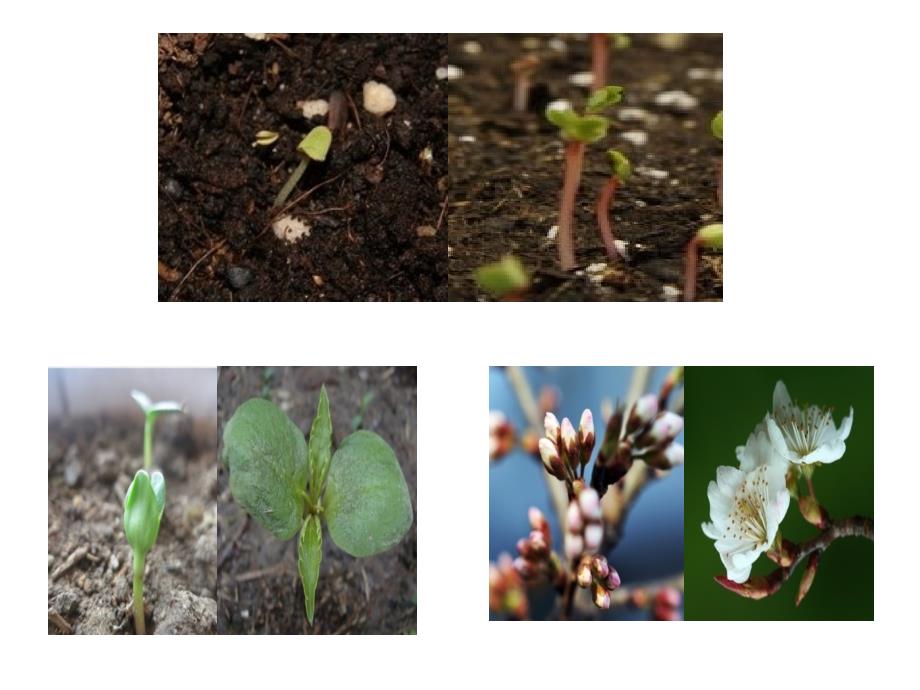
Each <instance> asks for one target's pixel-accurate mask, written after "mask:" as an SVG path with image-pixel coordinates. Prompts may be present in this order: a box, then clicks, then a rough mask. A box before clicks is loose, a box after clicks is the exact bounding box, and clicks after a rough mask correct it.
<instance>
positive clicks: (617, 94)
mask: <svg viewBox="0 0 920 690" xmlns="http://www.w3.org/2000/svg"><path fill="white" fill-rule="evenodd" d="M622 97H623V88H622V87H620V86H606V87H604V88H603V89H599V90H598V91H595V92H594V93H593V94H592V95H591V97H590V99H588V105H587V108H586V114H585V115H579V114H578V113H576V112H575V111H574V110H573V109H572V107H571V105H569V104H568V103H567V102H562V103H560V102H556V103H551V104H550V105H549V107H548V108H547V109H546V119H547V120H549V121H550V122H552V123H553V124H554V125H556V126H557V127H559V129H560V130H561V133H562V138H563V140H564V141H565V163H564V168H563V178H562V200H561V203H560V206H559V233H558V245H559V264H560V266H561V268H562V270H563V271H571V270H572V269H574V268H575V239H574V234H575V233H574V217H575V197H576V196H577V194H578V187H579V186H580V183H581V171H582V166H583V160H584V155H585V144H588V143H594V142H596V141H599V140H600V139H603V138H604V137H605V136H607V129H608V128H609V127H610V120H609V119H607V118H606V117H604V116H602V115H598V114H597V113H599V112H600V111H601V110H603V109H604V108H607V107H609V106H611V105H613V104H615V103H618V102H619V101H620V99H621V98H622Z"/></svg>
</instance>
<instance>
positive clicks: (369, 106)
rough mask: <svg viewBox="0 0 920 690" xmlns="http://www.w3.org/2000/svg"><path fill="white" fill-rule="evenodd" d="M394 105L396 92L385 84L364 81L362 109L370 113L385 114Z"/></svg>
mask: <svg viewBox="0 0 920 690" xmlns="http://www.w3.org/2000/svg"><path fill="white" fill-rule="evenodd" d="M395 107H396V94H395V93H393V89H391V88H390V87H389V86H387V85H386V84H381V83H379V82H376V81H373V80H372V81H368V82H365V83H364V109H365V110H366V111H367V112H369V113H371V114H372V115H378V116H380V115H386V114H387V113H388V112H390V111H391V110H393V108H395Z"/></svg>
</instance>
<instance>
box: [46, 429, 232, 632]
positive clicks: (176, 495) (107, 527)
mask: <svg viewBox="0 0 920 690" xmlns="http://www.w3.org/2000/svg"><path fill="white" fill-rule="evenodd" d="M143 430H144V425H143V421H142V420H141V419H140V415H138V417H137V418H132V419H121V418H76V419H72V420H67V421H60V422H58V421H52V422H49V426H48V632H49V633H62V632H65V633H66V632H75V633H86V634H111V633H129V634H133V633H134V617H133V612H132V611H133V609H132V603H131V602H132V593H131V592H132V556H131V547H130V546H128V542H127V540H126V538H125V534H124V525H123V520H124V496H125V493H127V490H128V486H129V485H130V484H131V480H132V479H133V477H134V473H135V472H136V471H137V470H138V469H140V468H142V467H143V465H144V460H143V451H142V445H143ZM153 446H154V465H155V467H156V468H158V469H160V470H161V471H162V472H163V475H164V477H165V478H166V511H165V513H164V515H163V520H162V522H161V523H160V533H159V536H158V537H157V542H156V544H155V545H154V547H153V549H151V551H150V552H149V553H148V554H147V567H146V576H145V578H144V600H145V606H146V610H147V633H148V634H151V633H155V634H206V633H214V632H216V630H217V602H216V599H215V593H216V591H217V589H216V580H217V573H216V568H215V564H216V562H217V529H216V519H217V504H216V501H217V490H216V483H217V472H216V470H215V467H216V458H215V444H214V443H213V439H212V440H211V442H209V443H201V442H200V441H199V440H196V438H195V434H194V433H193V430H192V422H191V420H190V419H189V418H187V417H185V416H184V415H165V416H162V417H160V419H158V420H157V425H156V433H155V436H154V444H153ZM81 554H82V555H81ZM71 557H74V558H76V560H75V561H74V562H73V564H72V565H71V566H70V567H69V568H67V569H66V570H64V571H63V572H60V571H61V570H63V569H64V567H65V566H66V565H67V563H68V562H69V561H70V559H71Z"/></svg>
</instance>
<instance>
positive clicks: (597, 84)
mask: <svg viewBox="0 0 920 690" xmlns="http://www.w3.org/2000/svg"><path fill="white" fill-rule="evenodd" d="M609 59H610V41H609V39H608V38H607V34H591V71H592V72H593V74H594V88H595V89H599V88H601V87H603V86H604V85H605V84H606V83H607V61H608V60H609Z"/></svg>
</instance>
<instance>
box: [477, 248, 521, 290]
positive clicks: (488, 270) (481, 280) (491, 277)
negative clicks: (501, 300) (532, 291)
mask: <svg viewBox="0 0 920 690" xmlns="http://www.w3.org/2000/svg"><path fill="white" fill-rule="evenodd" d="M474 277H475V278H476V282H477V283H478V284H479V287H480V288H481V289H483V290H485V291H486V292H488V293H491V294H492V295H494V296H495V297H504V296H506V295H509V294H513V293H517V292H526V291H527V289H528V288H529V287H530V276H529V275H527V271H525V270H524V266H523V265H521V262H520V261H519V260H518V259H517V257H514V256H506V257H505V258H503V259H502V260H501V261H498V262H496V263H493V264H486V265H485V266H480V267H479V268H477V269H476V273H475V276H474Z"/></svg>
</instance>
